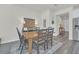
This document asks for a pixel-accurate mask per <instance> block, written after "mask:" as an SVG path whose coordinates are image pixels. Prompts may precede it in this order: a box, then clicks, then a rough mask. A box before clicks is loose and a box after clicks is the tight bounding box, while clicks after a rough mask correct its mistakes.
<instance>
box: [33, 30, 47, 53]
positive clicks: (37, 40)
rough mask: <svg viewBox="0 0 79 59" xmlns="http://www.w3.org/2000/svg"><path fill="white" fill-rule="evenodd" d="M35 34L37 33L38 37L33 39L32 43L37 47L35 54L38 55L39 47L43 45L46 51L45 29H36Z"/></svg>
mask: <svg viewBox="0 0 79 59" xmlns="http://www.w3.org/2000/svg"><path fill="white" fill-rule="evenodd" d="M37 33H38V36H37V37H35V38H34V39H35V40H34V41H33V43H34V44H35V45H36V46H37V54H39V53H40V52H39V47H40V46H41V45H43V46H44V50H46V49H45V42H46V39H47V38H46V37H47V36H46V29H43V30H42V29H38V30H37Z"/></svg>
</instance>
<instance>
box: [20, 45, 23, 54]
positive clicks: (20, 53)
mask: <svg viewBox="0 0 79 59" xmlns="http://www.w3.org/2000/svg"><path fill="white" fill-rule="evenodd" d="M23 47H24V46H22V47H21V51H20V54H22V52H23Z"/></svg>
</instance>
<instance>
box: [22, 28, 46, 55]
mask: <svg viewBox="0 0 79 59" xmlns="http://www.w3.org/2000/svg"><path fill="white" fill-rule="evenodd" d="M45 29H47V28H43V29H39V30H45ZM23 35H24V37H25V39H26V41H28V52H29V54H32V44H33V40H34V38H35V37H38V32H37V29H32V30H23Z"/></svg>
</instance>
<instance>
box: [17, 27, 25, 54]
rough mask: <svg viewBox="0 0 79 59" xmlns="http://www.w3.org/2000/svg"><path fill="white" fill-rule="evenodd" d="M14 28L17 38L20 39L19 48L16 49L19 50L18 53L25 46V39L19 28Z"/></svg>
mask: <svg viewBox="0 0 79 59" xmlns="http://www.w3.org/2000/svg"><path fill="white" fill-rule="evenodd" d="M16 30H17V33H18V36H19V39H20V45H19V48H18V50H20V54H21V53H22V52H23V48H24V47H26V41H25V38H24V36H23V35H21V33H20V31H19V29H18V28H17V27H16Z"/></svg>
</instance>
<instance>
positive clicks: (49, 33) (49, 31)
mask: <svg viewBox="0 0 79 59" xmlns="http://www.w3.org/2000/svg"><path fill="white" fill-rule="evenodd" d="M53 32H54V28H50V27H49V28H48V29H47V49H48V43H49V41H50V42H51V43H50V44H51V47H52V44H53Z"/></svg>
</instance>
